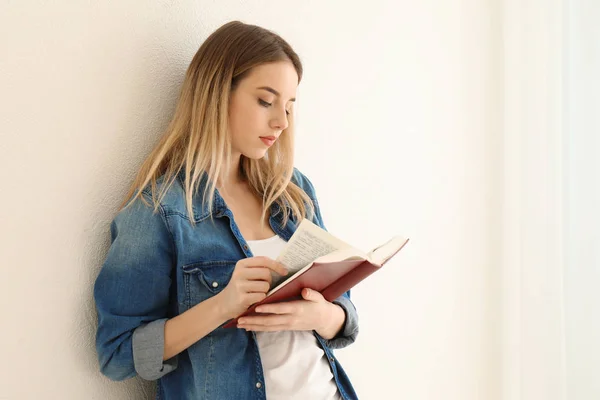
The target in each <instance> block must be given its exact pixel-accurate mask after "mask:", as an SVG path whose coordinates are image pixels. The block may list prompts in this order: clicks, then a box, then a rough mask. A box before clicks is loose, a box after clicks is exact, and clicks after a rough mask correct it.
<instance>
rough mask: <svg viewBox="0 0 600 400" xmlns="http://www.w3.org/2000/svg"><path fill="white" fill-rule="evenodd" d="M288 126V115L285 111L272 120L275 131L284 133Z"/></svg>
mask: <svg viewBox="0 0 600 400" xmlns="http://www.w3.org/2000/svg"><path fill="white" fill-rule="evenodd" d="M288 125H289V121H288V115H287V113H286V112H285V110H282V111H280V112H279V113H277V115H276V116H275V118H273V119H272V120H271V128H273V129H277V130H280V131H283V130H284V129H286V128H287V127H288Z"/></svg>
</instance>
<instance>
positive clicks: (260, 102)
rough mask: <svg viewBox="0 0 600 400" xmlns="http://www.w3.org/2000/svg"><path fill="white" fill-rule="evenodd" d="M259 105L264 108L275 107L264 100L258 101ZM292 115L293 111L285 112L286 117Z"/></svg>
mask: <svg viewBox="0 0 600 400" xmlns="http://www.w3.org/2000/svg"><path fill="white" fill-rule="evenodd" d="M258 103H259V104H260V105H261V106H263V107H270V106H272V105H273V103H267V102H266V101H264V100H263V99H258ZM291 113H292V112H291V111H288V110H285V114H286V115H290V114H291Z"/></svg>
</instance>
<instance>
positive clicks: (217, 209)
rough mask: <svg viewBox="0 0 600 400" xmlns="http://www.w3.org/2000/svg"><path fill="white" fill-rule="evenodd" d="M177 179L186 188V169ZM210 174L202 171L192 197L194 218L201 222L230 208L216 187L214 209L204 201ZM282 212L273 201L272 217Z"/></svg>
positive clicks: (218, 215) (218, 216)
mask: <svg viewBox="0 0 600 400" xmlns="http://www.w3.org/2000/svg"><path fill="white" fill-rule="evenodd" d="M177 179H178V180H179V182H180V184H181V187H182V188H185V170H184V169H183V168H182V169H181V171H179V173H178V174H177ZM208 183H209V182H208V174H207V173H206V172H202V175H201V176H200V183H199V184H198V190H197V192H196V193H195V194H194V196H193V197H192V210H193V214H194V220H195V221H196V222H199V221H201V220H204V219H206V218H208V217H209V216H210V214H211V213H212V214H213V217H217V218H220V217H222V216H223V215H224V214H225V212H226V211H227V210H228V209H229V208H228V207H227V204H226V203H225V200H224V199H223V197H222V196H221V194H220V193H219V190H218V189H216V188H215V195H214V199H213V209H212V210H209V208H208V204H205V203H204V202H203V201H202V196H203V193H204V189H205V188H206V186H207V185H208ZM288 208H289V207H288ZM280 212H281V206H280V205H279V204H278V203H273V204H272V205H271V217H274V216H276V215H277V214H279V213H280Z"/></svg>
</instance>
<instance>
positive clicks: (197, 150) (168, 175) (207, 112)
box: [120, 21, 314, 225]
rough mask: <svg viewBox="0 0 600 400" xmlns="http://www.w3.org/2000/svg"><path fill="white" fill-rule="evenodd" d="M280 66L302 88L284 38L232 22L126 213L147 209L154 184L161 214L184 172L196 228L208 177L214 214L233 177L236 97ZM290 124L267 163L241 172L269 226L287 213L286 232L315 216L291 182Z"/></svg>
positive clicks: (186, 90) (198, 60)
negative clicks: (264, 70) (276, 212)
mask: <svg viewBox="0 0 600 400" xmlns="http://www.w3.org/2000/svg"><path fill="white" fill-rule="evenodd" d="M277 61H290V62H291V63H292V64H293V65H294V68H295V70H296V72H297V74H298V83H300V80H301V79H302V64H301V62H300V59H299V57H298V55H297V54H296V53H295V52H294V50H293V49H292V48H291V46H290V45H289V44H288V43H287V42H286V41H285V40H284V39H282V38H281V37H280V36H279V35H277V34H275V33H273V32H271V31H269V30H267V29H264V28H261V27H259V26H255V25H249V24H244V23H242V22H239V21H232V22H228V23H226V24H225V25H223V26H221V27H220V28H218V29H217V30H216V31H214V32H213V33H212V34H211V35H210V36H209V37H208V38H207V39H206V40H205V41H204V43H203V44H202V45H201V46H200V48H199V49H198V51H197V53H196V54H195V56H194V58H193V59H192V61H191V63H190V65H189V67H188V69H187V71H186V74H185V79H184V81H183V84H182V87H181V91H180V93H179V99H178V101H177V105H176V108H175V112H174V115H173V117H172V119H171V121H170V123H169V125H168V127H167V128H166V131H165V132H164V133H163V135H162V137H161V139H160V141H159V142H158V144H157V145H156V147H155V148H154V149H153V150H152V152H151V153H150V155H149V156H148V157H147V158H146V160H145V161H144V163H143V164H142V166H141V167H140V170H139V172H138V174H137V176H136V178H135V180H134V182H133V184H132V185H131V187H130V189H129V191H128V193H127V195H126V197H125V201H124V202H123V204H122V205H121V207H120V208H123V207H127V206H128V205H129V204H131V203H133V201H135V199H136V198H138V197H140V198H141V199H142V201H144V203H146V202H145V200H144V196H142V190H144V188H145V187H146V186H147V185H148V184H151V188H152V190H151V191H152V200H153V202H154V207H155V210H156V209H158V207H159V206H160V202H161V200H162V198H163V197H164V195H165V194H166V193H167V191H168V190H169V188H170V187H171V185H172V184H173V182H174V181H175V179H176V177H177V175H178V174H179V173H180V172H181V170H182V169H184V170H185V179H184V190H185V202H186V206H187V211H188V216H189V219H190V222H191V223H192V225H194V224H195V221H194V216H193V210H192V198H193V195H194V193H196V192H197V190H198V186H199V183H200V180H201V177H202V174H203V173H204V172H205V173H206V174H207V178H208V180H207V184H206V186H205V189H204V193H202V201H203V202H205V203H204V204H207V205H208V207H209V209H210V210H212V207H213V201H214V193H215V189H216V184H217V180H218V178H220V177H224V176H228V170H229V166H230V164H231V163H230V161H231V138H230V135H229V132H228V115H229V99H230V96H231V94H232V91H233V90H235V88H236V86H237V85H238V84H239V82H240V81H241V80H242V79H244V78H245V77H246V76H247V75H248V74H249V72H250V71H251V69H252V68H254V67H256V66H259V65H261V64H264V63H270V62H277ZM288 118H289V124H288V127H287V129H285V130H284V131H283V132H282V134H281V135H280V137H279V139H278V140H277V141H276V142H275V144H274V145H273V146H271V148H269V150H268V151H267V154H266V155H265V157H263V158H261V159H259V160H254V159H249V158H247V157H245V156H243V155H242V156H241V159H240V171H239V173H240V177H241V178H242V179H245V180H247V182H248V183H249V186H250V187H251V188H252V191H253V192H254V193H255V194H256V195H258V196H259V197H261V198H262V199H263V212H262V215H261V221H264V220H265V217H266V213H267V212H268V210H269V208H270V207H271V205H272V204H273V203H278V204H279V205H280V206H281V209H282V210H283V225H285V223H286V222H287V221H288V219H289V218H290V216H294V217H295V218H297V220H298V221H300V220H301V219H302V218H304V217H305V216H306V215H307V213H310V214H311V215H313V213H314V207H313V204H312V201H311V200H310V198H309V197H308V195H307V194H306V193H305V192H304V191H303V190H302V188H300V187H299V186H297V185H296V184H294V183H293V182H292V181H291V179H292V175H293V172H294V132H293V126H294V125H293V114H290V115H289V117H288ZM161 176H163V179H164V184H163V185H161V190H160V193H158V195H157V196H155V192H156V187H157V186H156V181H157V178H159V177H161ZM134 194H135V195H134ZM132 196H133V197H132ZM128 200H129V203H128ZM146 204H148V203H146ZM148 205H149V204H148ZM288 208H289V209H288ZM290 211H291V214H292V215H290ZM210 214H211V218H212V213H210Z"/></svg>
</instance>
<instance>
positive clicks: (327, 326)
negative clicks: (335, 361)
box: [238, 288, 346, 339]
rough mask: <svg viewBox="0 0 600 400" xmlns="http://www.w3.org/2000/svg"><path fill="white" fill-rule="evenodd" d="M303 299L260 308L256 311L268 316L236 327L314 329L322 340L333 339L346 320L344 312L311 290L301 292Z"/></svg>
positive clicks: (242, 321) (244, 320)
mask: <svg viewBox="0 0 600 400" xmlns="http://www.w3.org/2000/svg"><path fill="white" fill-rule="evenodd" d="M302 298H303V300H295V301H289V302H285V303H274V304H263V305H260V306H258V307H257V308H256V310H255V311H256V312H259V313H268V314H270V315H264V316H245V317H242V318H240V319H239V320H238V328H242V329H245V330H247V331H257V332H268V331H310V330H315V331H317V333H318V334H319V335H321V337H323V338H324V339H332V338H334V337H335V336H336V335H337V333H338V332H339V331H340V329H341V328H342V326H344V322H345V321H346V313H345V312H344V310H343V309H342V308H341V307H340V306H338V305H337V304H333V303H330V302H329V301H327V300H325V298H324V297H323V296H322V295H321V293H319V292H317V291H315V290H312V289H308V288H305V289H303V290H302Z"/></svg>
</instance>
